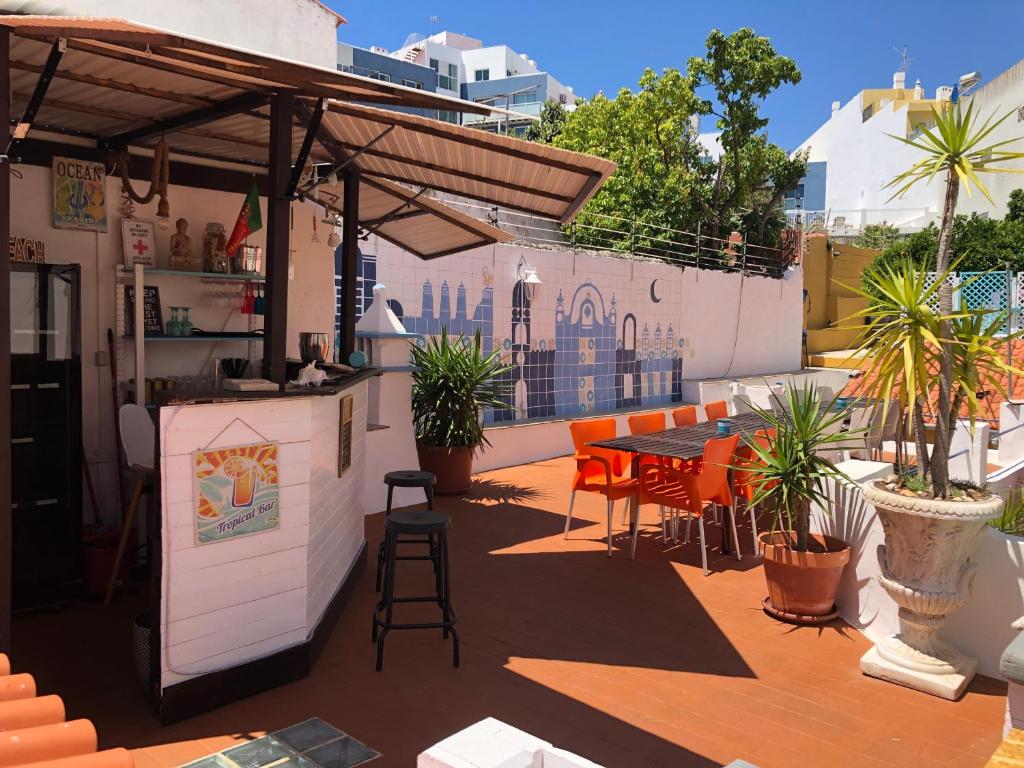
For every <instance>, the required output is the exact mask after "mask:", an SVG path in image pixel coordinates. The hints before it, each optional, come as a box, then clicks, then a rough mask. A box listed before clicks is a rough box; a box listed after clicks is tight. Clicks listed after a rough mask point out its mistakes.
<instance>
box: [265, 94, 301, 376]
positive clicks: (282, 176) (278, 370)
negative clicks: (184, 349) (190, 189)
mask: <svg viewBox="0 0 1024 768" xmlns="http://www.w3.org/2000/svg"><path fill="white" fill-rule="evenodd" d="M294 101H295V97H294V96H292V95H291V94H285V93H279V94H275V95H274V96H272V97H271V98H270V186H269V190H268V193H267V262H266V263H267V310H266V316H265V318H264V330H263V376H264V377H265V378H267V379H270V381H273V382H274V383H276V384H278V385H279V386H280V387H281V388H282V389H284V385H285V382H286V381H287V380H288V376H287V373H286V370H285V356H286V353H287V349H288V339H287V335H288V256H289V246H290V237H289V236H290V231H289V226H288V225H289V213H290V209H291V200H290V198H289V197H288V195H287V194H286V193H287V190H288V180H289V179H290V178H291V166H292V114H293V103H294Z"/></svg>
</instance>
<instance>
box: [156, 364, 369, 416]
mask: <svg viewBox="0 0 1024 768" xmlns="http://www.w3.org/2000/svg"><path fill="white" fill-rule="evenodd" d="M381 373H382V371H381V369H380V368H362V369H360V370H358V371H355V372H354V373H351V374H349V375H347V376H344V377H342V378H341V379H339V380H338V381H335V382H332V383H331V384H324V385H322V386H319V387H297V386H292V385H290V384H289V385H288V386H287V387H285V389H283V390H272V391H264V392H240V391H237V390H233V389H194V390H193V389H190V390H181V391H178V390H174V389H164V390H159V391H157V392H154V393H153V400H154V403H155V405H157V406H158V407H163V406H167V405H202V404H207V403H230V402H236V401H239V400H275V399H280V398H283V397H327V396H329V395H336V394H337V393H339V392H342V391H344V390H346V389H349V388H350V387H353V386H355V385H356V384H359V383H360V382H363V381H366V380H367V379H371V378H373V377H374V376H380V375H381Z"/></svg>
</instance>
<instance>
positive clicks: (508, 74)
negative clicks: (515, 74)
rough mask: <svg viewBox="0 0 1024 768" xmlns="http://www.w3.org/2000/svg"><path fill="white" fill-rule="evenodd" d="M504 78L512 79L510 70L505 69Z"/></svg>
mask: <svg viewBox="0 0 1024 768" xmlns="http://www.w3.org/2000/svg"><path fill="white" fill-rule="evenodd" d="M505 77H512V70H511V69H506V70H505Z"/></svg>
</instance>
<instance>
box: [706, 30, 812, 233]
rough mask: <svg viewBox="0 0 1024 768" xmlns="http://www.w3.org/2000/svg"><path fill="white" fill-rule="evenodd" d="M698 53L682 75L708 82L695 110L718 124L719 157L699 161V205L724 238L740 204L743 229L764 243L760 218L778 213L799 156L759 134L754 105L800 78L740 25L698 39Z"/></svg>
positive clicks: (762, 120) (802, 160) (760, 121)
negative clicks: (747, 226)
mask: <svg viewBox="0 0 1024 768" xmlns="http://www.w3.org/2000/svg"><path fill="white" fill-rule="evenodd" d="M705 45H706V48H707V54H706V56H705V57H704V58H700V57H696V56H695V57H693V58H691V59H690V61H689V63H688V64H687V75H688V77H689V79H690V80H691V81H692V83H693V85H694V87H696V88H702V87H707V88H708V89H710V91H711V92H712V94H713V95H714V98H710V99H701V100H699V102H698V104H697V109H696V111H697V113H698V114H701V115H713V116H714V117H716V118H717V121H716V125H717V127H718V128H719V130H721V132H722V133H721V137H720V141H721V143H722V150H723V151H722V155H721V157H719V158H718V160H717V161H712V162H706V163H704V164H703V171H704V173H703V179H702V181H703V185H702V194H701V195H700V196H698V198H697V200H698V203H699V205H700V207H701V209H702V211H703V213H704V218H705V221H706V222H707V224H708V233H709V234H710V235H711V236H712V237H723V236H725V235H726V234H728V233H727V231H726V230H727V228H731V226H732V224H733V222H735V221H736V218H737V214H739V213H740V212H741V211H742V210H743V209H746V211H747V213H746V214H745V215H744V218H747V220H748V221H752V222H753V223H754V224H755V225H756V226H755V228H754V230H753V231H752V232H748V233H747V234H748V236H749V235H753V237H754V238H755V239H756V240H757V241H759V242H763V241H764V233H765V229H766V226H767V222H768V221H769V219H770V218H771V217H772V216H775V215H777V212H778V209H779V207H780V205H781V202H782V199H783V197H784V196H785V193H786V192H788V191H789V190H790V189H792V188H794V187H795V186H796V185H797V183H798V182H799V181H800V179H801V178H802V177H803V175H804V174H805V172H806V165H807V159H806V156H805V155H801V154H797V155H794V156H793V157H792V158H790V157H788V156H787V155H786V154H785V153H784V152H782V150H781V149H779V148H778V147H775V148H774V150H772V149H770V147H774V145H769V144H768V143H767V141H766V140H764V139H763V138H761V139H760V140H761V141H764V145H763V148H762V149H758V147H757V140H758V139H759V132H760V131H762V130H763V129H764V128H765V127H766V126H767V125H768V119H767V118H766V117H763V116H762V115H761V111H760V109H761V103H762V102H763V101H764V99H765V98H766V97H767V96H768V95H769V94H770V93H772V91H774V90H776V89H777V88H779V87H780V86H782V85H783V84H786V83H789V84H796V83H799V82H800V77H801V75H800V70H799V69H797V66H796V62H794V61H793V60H792V59H790V58H789V57H787V56H781V55H779V54H778V53H777V52H776V51H775V48H774V47H773V46H772V44H771V41H770V40H769V39H768V38H767V37H761V36H758V35H757V34H756V33H755V32H754V31H753V30H752V29H748V28H743V29H739V30H737V31H736V32H733V33H732V34H731V35H726V34H724V33H723V32H721V31H720V30H717V29H714V30H712V31H711V33H710V34H709V35H708V37H707V40H706V41H705Z"/></svg>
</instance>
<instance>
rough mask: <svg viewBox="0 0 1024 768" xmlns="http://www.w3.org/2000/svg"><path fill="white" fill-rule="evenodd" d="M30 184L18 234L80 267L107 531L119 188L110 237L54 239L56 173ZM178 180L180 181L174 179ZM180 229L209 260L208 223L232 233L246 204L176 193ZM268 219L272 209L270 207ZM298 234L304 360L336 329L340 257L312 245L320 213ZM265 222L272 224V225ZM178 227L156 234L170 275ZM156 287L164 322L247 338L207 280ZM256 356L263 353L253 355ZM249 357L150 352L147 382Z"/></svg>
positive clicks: (113, 192) (93, 441) (20, 197)
mask: <svg viewBox="0 0 1024 768" xmlns="http://www.w3.org/2000/svg"><path fill="white" fill-rule="evenodd" d="M17 168H18V171H19V172H20V173H21V174H22V175H23V178H20V179H18V178H14V177H13V176H12V178H11V234H12V235H15V236H20V237H31V238H36V239H40V240H42V241H43V242H44V243H45V245H46V260H47V261H48V262H50V263H53V264H80V265H81V267H82V283H81V344H82V402H83V404H84V407H83V412H82V427H83V440H84V443H85V446H84V447H85V454H86V459H87V460H88V462H89V464H90V466H91V468H92V473H93V480H94V482H95V483H96V487H97V493H98V495H99V498H100V503H101V505H103V510H102V511H103V517H104V520H105V521H106V522H107V523H111V522H113V521H115V520H117V519H118V518H119V513H117V512H116V510H115V506H116V504H115V502H114V499H115V498H116V496H115V495H114V488H115V486H114V478H115V469H116V465H115V463H114V461H115V456H116V453H115V450H116V444H115V442H114V440H115V437H114V429H113V404H112V401H111V396H110V368H109V367H107V366H106V365H102V366H99V365H97V364H96V352H97V351H101V350H102V351H106V349H107V336H106V333H107V328H115V322H114V321H115V312H114V298H115V284H114V270H115V267H116V266H118V265H123V264H124V257H123V250H122V245H121V217H120V214H119V212H118V209H119V204H120V199H121V197H120V180H114V179H110V178H109V177H108V180H107V219H108V231H107V232H106V233H95V232H79V231H74V230H66V229H54V228H53V226H52V225H51V222H52V212H51V207H52V204H51V198H52V191H51V186H52V185H51V181H50V175H51V174H50V169H49V168H41V167H36V166H26V165H20V166H17ZM171 180H172V182H173V180H174V176H173V172H172V176H171ZM134 184H135V188H136V189H138V190H145V189H148V182H145V183H143V182H140V181H135V182H134ZM168 197H169V200H170V205H171V218H172V220H174V219H177V218H179V217H184V218H186V219H188V221H189V222H190V223H191V229H190V234H191V235H192V247H193V250H194V251H195V253H196V254H199V253H201V248H202V232H203V228H204V227H205V225H206V223H207V222H209V221H217V222H221V223H222V224H224V226H225V229H226V230H227V231H228V232H229V233H230V231H231V228H232V226H233V225H234V221H235V219H236V218H237V217H238V211H239V209H240V208H241V206H242V201H243V199H244V195H242V194H228V193H222V192H213V191H210V190H204V189H192V188H186V187H180V186H176V185H173V184H172V185H171V187H170V189H169V195H168ZM261 206H262V208H263V211H264V214H265V213H266V200H261ZM293 210H294V229H293V230H292V248H293V249H294V253H293V259H294V263H295V279H294V280H292V281H291V282H290V283H289V307H288V350H289V355H292V356H295V357H297V356H298V333H299V331H302V330H310V331H330V330H331V329H332V328H333V327H334V287H333V282H334V257H333V253H332V252H331V250H330V249H328V248H327V246H326V241H327V235H328V231H327V230H326V227H324V226H323V225H320V227H319V234H320V237H321V239H322V240H323V241H324V244H322V245H316V244H314V243H313V242H312V229H313V225H312V222H313V213H314V209H313V207H312V206H311V205H307V204H301V203H296V204H295V205H294V208H293ZM155 213H156V204H155V203H152V204H150V205H148V206H137V207H136V217H137V218H140V219H148V220H151V221H153V220H155ZM264 219H265V216H264ZM173 232H174V229H173V227H172V228H170V229H168V230H166V231H161V230H157V248H158V251H159V253H158V262H157V263H158V266H161V267H167V266H168V263H169V258H170V237H171V235H172V234H173ZM250 242H252V243H254V244H256V245H260V246H263V245H265V242H266V230H265V229H264V230H262V231H260V232H257V233H256V234H255V235H254V236H253V237H251V238H250ZM152 282H153V283H154V284H156V285H158V286H159V287H160V294H161V303H162V305H163V307H164V319H165V321H166V320H167V319H169V317H170V311H169V309H168V307H170V306H171V305H174V306H191V307H193V310H192V313H191V314H192V322H193V323H194V324H195V325H196V326H197V327H200V328H207V329H209V328H213V329H221V328H225V327H226V329H228V330H245V329H246V328H247V323H248V319H247V318H246V317H245V316H240V315H238V314H237V312H233V313H232V312H230V311H229V310H227V309H224V308H220V307H216V306H210V305H209V304H208V302H209V299H206V298H204V296H203V289H202V286H201V284H200V282H199V281H198V280H195V279H194V278H187V277H157V276H154V277H153V278H152ZM120 346H121V348H122V352H123V353H124V354H125V355H126V356H127V361H128V363H129V364H131V365H134V363H133V360H134V350H133V347H132V344H131V343H123V344H121V345H120ZM254 349H255V350H256V354H257V356H259V354H261V351H260V350H259V345H254ZM214 354H215V355H217V356H222V357H228V356H234V355H239V356H243V357H244V356H247V355H248V345H247V344H240V343H231V344H218V345H213V344H205V343H190V344H175V343H163V344H156V343H151V344H149V345H147V348H146V364H147V374H148V375H150V376H166V375H182V374H191V375H198V374H205V373H207V372H208V371H209V368H210V362H209V361H210V359H211V357H212V356H213V355H214Z"/></svg>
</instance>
